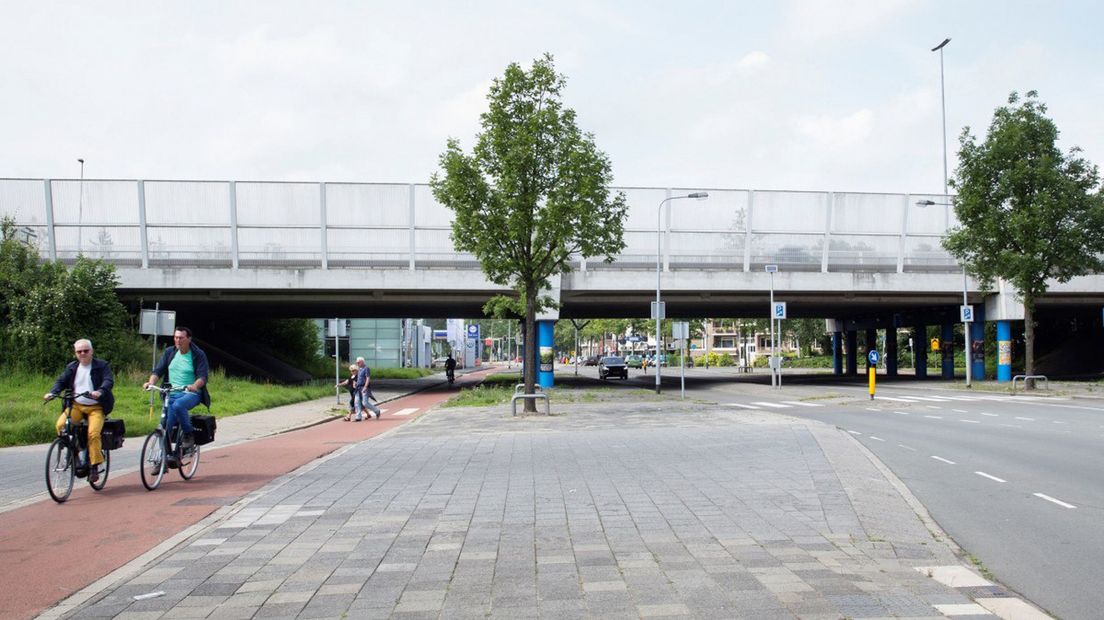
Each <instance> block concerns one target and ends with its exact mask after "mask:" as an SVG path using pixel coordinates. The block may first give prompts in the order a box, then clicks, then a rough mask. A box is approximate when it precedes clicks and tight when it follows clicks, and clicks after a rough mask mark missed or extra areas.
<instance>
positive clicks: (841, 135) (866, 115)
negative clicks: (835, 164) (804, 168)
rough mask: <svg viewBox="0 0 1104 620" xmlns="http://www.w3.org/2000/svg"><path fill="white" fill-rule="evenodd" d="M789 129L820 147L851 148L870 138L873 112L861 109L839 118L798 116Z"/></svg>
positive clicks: (823, 115)
mask: <svg viewBox="0 0 1104 620" xmlns="http://www.w3.org/2000/svg"><path fill="white" fill-rule="evenodd" d="M791 127H792V128H793V130H794V131H795V132H796V133H797V134H798V135H800V136H804V137H807V138H810V139H812V140H813V141H815V142H817V143H818V144H820V145H824V146H829V147H835V148H840V147H851V146H855V145H857V144H861V143H863V142H865V141H866V140H867V138H869V137H870V133H871V131H872V130H873V127H874V112H873V111H872V110H869V109H862V110H858V111H856V112H853V113H851V114H848V115H846V116H841V117H833V116H829V115H826V114H821V115H815V116H799V117H797V118H794V119H793V121H792V122H791Z"/></svg>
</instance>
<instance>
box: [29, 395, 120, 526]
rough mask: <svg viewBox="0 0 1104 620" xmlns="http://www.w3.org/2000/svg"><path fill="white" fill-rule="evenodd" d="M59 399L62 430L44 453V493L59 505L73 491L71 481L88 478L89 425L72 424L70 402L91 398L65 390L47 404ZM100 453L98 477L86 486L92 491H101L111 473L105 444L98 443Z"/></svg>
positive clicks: (108, 454)
mask: <svg viewBox="0 0 1104 620" xmlns="http://www.w3.org/2000/svg"><path fill="white" fill-rule="evenodd" d="M58 396H60V397H61V410H62V411H64V412H65V425H64V426H63V427H62V429H61V435H59V436H58V438H57V439H55V440H54V441H53V443H51V444H50V447H49V449H47V450H46V490H47V491H49V493H50V497H51V498H52V499H53V500H54V501H55V502H57V503H59V504H61V503H63V502H65V500H67V499H69V494H70V493H72V492H73V482H74V479H75V478H87V477H88V472H89V467H90V465H89V464H88V463H89V459H88V423H87V422H84V421H81V422H79V423H77V424H74V423H73V401H75V400H76V399H78V398H80V397H82V396H91V395H90V394H89V393H88V392H81V393H80V394H74V393H73V391H72V390H68V389H66V390H63V391H62V392H61V394H60V395H58V394H54V395H52V396H51V397H50V398H48V399H47V400H46V402H50V401H51V400H54V399H55V398H58ZM42 404H43V405H45V404H46V403H42ZM100 453H101V454H102V455H103V468H102V470H101V471H100V477H99V479H97V480H96V481H95V482H93V481H92V480H91V479H89V481H88V485H89V486H91V487H92V490H94V491H100V490H103V488H104V485H106V484H107V476H108V473H109V472H110V471H111V451H110V450H108V448H107V444H106V442H103V443H101V445H100ZM82 463H83V465H82Z"/></svg>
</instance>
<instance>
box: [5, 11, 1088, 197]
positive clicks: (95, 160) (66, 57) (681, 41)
mask: <svg viewBox="0 0 1104 620" xmlns="http://www.w3.org/2000/svg"><path fill="white" fill-rule="evenodd" d="M1102 23H1104V9H1102V8H1101V4H1100V3H1099V2H1091V1H1086V2H1060V1H1055V2H1038V1H1033V2H1027V1H1019V0H1017V1H1003V0H1002V1H997V0H986V1H981V0H976V1H968V2H967V1H962V0H959V1H953V2H952V1H947V2H936V1H928V2H920V1H915V2H914V1H907V0H901V1H893V0H847V1H845V2H811V1H809V2H767V1H758V2H737V1H728V2H721V1H716V2H694V1H687V0H683V1H681V2H673V1H672V2H641V1H638V0H633V1H626V2H601V1H583V2H575V1H570V0H556V1H552V2H521V1H517V2H476V1H471V2H463V1H460V2H457V1H455V0H451V1H441V2H418V1H416V0H412V1H409V2H393V1H392V2H330V1H326V0H315V1H313V2H283V1H265V2H223V1H198V2H186V3H185V2H148V1H142V2H79V3H78V2H42V1H35V2H13V1H11V0H0V75H2V76H3V84H4V88H3V91H2V92H3V96H2V97H0V177H57V178H61V177H70V178H73V177H76V176H77V175H78V172H79V167H78V164H77V161H76V160H77V158H78V157H83V158H84V159H85V160H86V168H85V175H86V178H148V179H241V180H304V181H322V180H325V181H376V182H403V183H406V182H426V181H427V180H428V179H429V176H430V175H431V174H432V173H433V172H434V171H435V169H436V167H437V158H438V156H439V155H440V153H441V152H442V151H443V150H444V146H445V141H446V139H447V138H448V137H450V136H452V137H456V138H459V139H460V140H461V144H462V146H463V147H464V148H465V149H469V148H470V147H471V144H472V140H473V136H474V135H475V133H476V132H477V131H478V120H479V119H478V117H479V113H480V112H482V111H483V110H484V109H485V107H486V100H485V97H486V93H487V89H488V86H489V84H490V82H491V80H492V79H494V78H495V77H498V76H500V75H501V74H502V72H503V69H504V68H505V67H506V65H507V64H509V63H510V62H518V63H521V64H522V65H524V66H528V65H529V64H530V63H531V62H532V60H533V59H534V58H536V57H538V56H540V55H541V54H543V53H544V52H550V53H552V54H553V55H554V57H555V60H556V65H557V69H558V70H559V71H561V72H563V73H564V74H566V75H567V77H568V84H567V90H566V96H565V99H566V102H567V105H569V106H571V107H573V108H575V110H576V111H577V112H578V119H579V124H580V125H581V126H582V128H583V129H584V130H586V131H590V132H592V133H594V134H595V138H596V141H597V143H598V146H599V148H601V149H602V150H604V151H605V152H606V153H607V154H608V155H609V156H610V158H611V160H612V162H613V168H614V174H615V182H616V183H617V184H618V185H642V186H677V187H694V188H696V187H702V188H754V189H807V190H835V191H888V192H918V193H919V192H939V191H941V187H942V177H943V172H942V141H941V127H940V125H941V118H940V103H939V96H940V90H939V54H938V53H933V52H931V51H930V49H931V48H932V47H934V46H935V45H937V44H938V43H939V42H940V41H942V40H943V39H944V38H945V37H950V38H951V39H952V41H951V43H950V44H949V45H948V46H947V47H946V49H945V50H944V53H945V63H946V64H945V69H946V89H947V90H946V92H947V133H948V147H949V151H950V157H951V168H952V169H953V167H954V153H955V151H956V150H957V145H958V134H959V132H960V131H961V129H962V127H963V126H964V125H969V126H970V127H972V128H973V130H974V133H975V135H979V137H981V136H984V133H985V130H986V128H987V126H988V124H989V121H990V119H991V117H992V112H993V109H994V108H996V107H997V106H999V105H1002V104H1003V103H1004V102H1005V101H1006V99H1007V97H1008V94H1009V92H1011V91H1013V90H1018V91H1021V92H1022V91H1027V90H1031V89H1035V90H1038V91H1039V94H1040V98H1041V99H1042V100H1043V101H1044V102H1045V103H1047V104H1048V106H1049V110H1050V115H1051V117H1052V118H1054V120H1055V121H1056V122H1057V124H1058V127H1059V129H1060V130H1061V132H1062V146H1063V148H1069V147H1070V146H1073V145H1078V146H1081V147H1082V148H1083V149H1084V151H1085V155H1086V156H1087V157H1088V158H1089V159H1091V160H1092V161H1094V162H1096V163H1098V164H1099V163H1102V162H1104V113H1102V102H1104V79H1102V77H1101V66H1102V65H1104V53H1102V51H1104V44H1102V43H1101V41H1102V37H1101V35H1100V25H1101V24H1102Z"/></svg>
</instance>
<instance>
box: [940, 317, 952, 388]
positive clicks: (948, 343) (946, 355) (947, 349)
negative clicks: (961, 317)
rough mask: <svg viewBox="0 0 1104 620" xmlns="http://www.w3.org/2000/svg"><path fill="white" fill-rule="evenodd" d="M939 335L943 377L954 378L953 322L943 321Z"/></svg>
mask: <svg viewBox="0 0 1104 620" xmlns="http://www.w3.org/2000/svg"><path fill="white" fill-rule="evenodd" d="M941 332H942V333H941V334H940V336H939V354H940V355H941V356H942V364H941V368H942V370H943V373H942V375H943V378H944V379H954V324H953V323H945V324H943V326H942V330H941Z"/></svg>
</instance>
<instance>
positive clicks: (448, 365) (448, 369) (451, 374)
mask: <svg viewBox="0 0 1104 620" xmlns="http://www.w3.org/2000/svg"><path fill="white" fill-rule="evenodd" d="M445 377H447V378H448V382H449V384H452V382H453V381H455V380H456V360H454V359H452V353H449V354H448V359H446V360H445Z"/></svg>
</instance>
